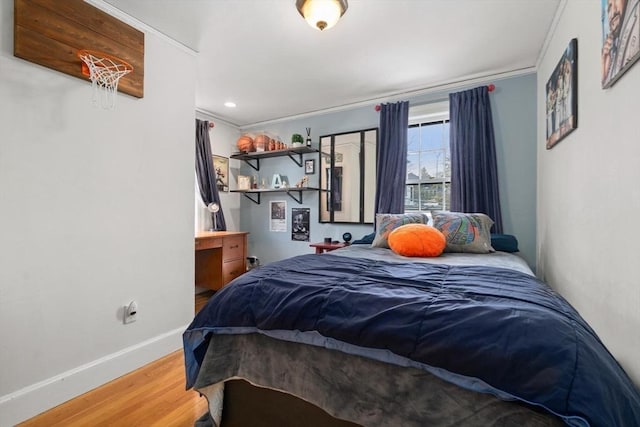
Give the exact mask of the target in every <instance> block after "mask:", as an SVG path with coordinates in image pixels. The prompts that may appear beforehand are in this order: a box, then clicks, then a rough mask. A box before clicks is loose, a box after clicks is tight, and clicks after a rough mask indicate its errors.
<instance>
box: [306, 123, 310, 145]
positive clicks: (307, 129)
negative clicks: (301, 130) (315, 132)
mask: <svg viewBox="0 0 640 427" xmlns="http://www.w3.org/2000/svg"><path fill="white" fill-rule="evenodd" d="M305 130H306V131H307V147H311V128H305Z"/></svg>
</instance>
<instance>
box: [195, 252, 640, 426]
mask: <svg viewBox="0 0 640 427" xmlns="http://www.w3.org/2000/svg"><path fill="white" fill-rule="evenodd" d="M184 350H185V364H186V373H187V388H194V389H196V390H198V391H199V392H200V393H202V394H203V395H205V396H206V397H207V399H208V401H209V408H210V413H209V414H208V415H207V417H206V419H203V422H205V424H206V423H209V424H208V425H215V426H217V427H233V426H245V427H247V426H279V427H284V426H299V425H305V426H312V427H313V426H316V425H317V426H336V427H339V426H343V427H347V426H358V425H360V426H407V427H411V426H462V427H464V426H483V427H485V426H486V427H491V426H496V427H497V426H519V427H534V426H535V427H543V426H562V425H571V426H599V427H612V426H618V427H627V426H639V425H640V421H639V420H640V394H639V392H638V389H637V388H636V387H635V385H634V384H633V383H632V382H631V381H630V379H629V378H628V377H627V375H626V374H625V372H624V371H623V369H622V368H621V367H620V366H619V364H618V363H617V362H616V360H615V359H614V358H613V357H612V356H611V355H610V354H609V352H608V351H607V350H606V348H605V347H604V345H603V344H602V343H601V342H600V340H599V339H598V337H597V336H596V334H595V332H594V331H593V330H592V329H591V328H590V327H589V325H588V324H586V322H585V321H584V320H583V319H582V318H581V317H580V315H579V314H578V313H577V312H576V311H575V310H574V309H573V308H572V307H571V306H570V305H569V304H568V303H567V302H566V301H565V300H564V299H563V298H562V297H561V296H559V295H558V294H557V293H555V292H554V291H553V290H552V289H551V288H549V287H548V286H547V285H545V284H544V283H542V282H540V281H539V280H537V279H536V278H535V277H534V276H533V274H532V273H531V270H530V269H529V267H528V266H527V265H526V263H525V262H524V261H523V260H522V259H521V258H520V257H518V256H517V255H515V254H512V253H506V252H500V251H497V252H493V253H487V254H467V253H445V254H443V255H442V256H439V257H436V258H407V257H403V256H399V255H397V254H395V253H394V252H393V251H391V250H390V249H386V248H377V247H370V246H369V245H351V246H348V247H346V248H343V249H339V250H336V251H332V252H330V253H326V254H322V255H312V254H310V255H300V256H295V257H292V258H289V259H286V260H282V261H278V262H274V263H271V264H268V265H265V266H263V267H260V268H257V269H253V270H251V271H250V272H248V273H247V274H244V275H243V276H241V277H239V278H238V279H236V280H235V281H234V282H232V283H231V284H230V285H228V286H226V287H225V288H223V289H222V290H220V291H219V292H218V293H216V295H214V296H213V297H212V298H211V300H210V301H209V302H208V304H207V305H206V306H205V307H204V308H203V309H202V310H201V311H200V312H199V313H198V314H197V316H196V317H195V319H194V321H193V322H192V324H191V325H190V326H189V328H188V329H187V330H186V331H185V333H184ZM205 424H203V425H205Z"/></svg>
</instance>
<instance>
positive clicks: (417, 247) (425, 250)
mask: <svg viewBox="0 0 640 427" xmlns="http://www.w3.org/2000/svg"><path fill="white" fill-rule="evenodd" d="M388 240H389V247H390V248H391V250H392V251H394V252H395V253H397V254H398V255H404V256H410V257H436V256H439V255H440V254H441V253H442V251H444V248H445V246H446V245H447V239H446V238H445V237H444V234H442V232H441V231H440V230H438V229H437V228H434V227H431V226H430V225H426V224H406V225H402V226H400V227H398V228H396V229H395V230H393V231H392V232H391V233H389V239H388Z"/></svg>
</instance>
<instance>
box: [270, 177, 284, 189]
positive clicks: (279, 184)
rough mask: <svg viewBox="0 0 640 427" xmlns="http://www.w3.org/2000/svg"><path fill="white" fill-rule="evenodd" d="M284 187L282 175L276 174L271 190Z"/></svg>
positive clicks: (272, 180)
mask: <svg viewBox="0 0 640 427" xmlns="http://www.w3.org/2000/svg"><path fill="white" fill-rule="evenodd" d="M280 187H282V178H281V177H280V174H277V173H274V174H273V178H272V179H271V188H273V189H278V188H280Z"/></svg>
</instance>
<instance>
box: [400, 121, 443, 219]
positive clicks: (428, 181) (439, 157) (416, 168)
mask: <svg viewBox="0 0 640 427" xmlns="http://www.w3.org/2000/svg"><path fill="white" fill-rule="evenodd" d="M407 144H408V145H407V177H406V192H405V211H407V212H415V211H438V210H449V196H450V194H451V191H450V183H451V154H450V151H449V118H448V113H444V112H443V113H442V114H440V115H439V117H438V118H437V120H429V119H423V121H418V122H417V123H413V124H411V125H410V126H409V130H408V138H407Z"/></svg>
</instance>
